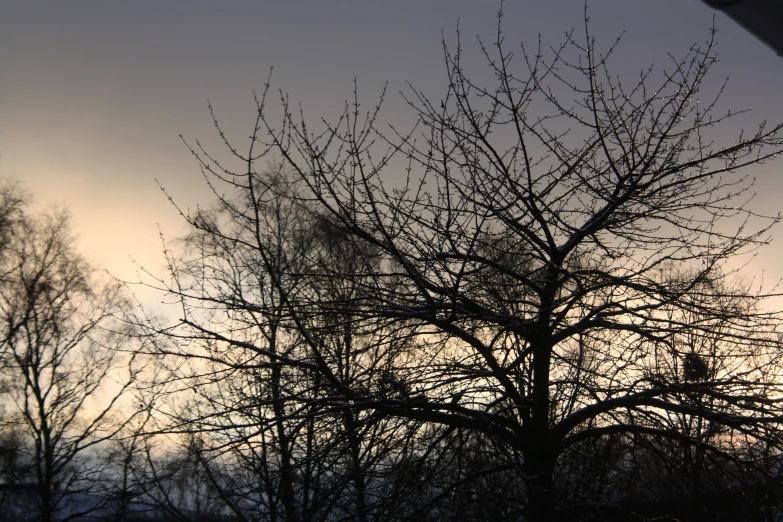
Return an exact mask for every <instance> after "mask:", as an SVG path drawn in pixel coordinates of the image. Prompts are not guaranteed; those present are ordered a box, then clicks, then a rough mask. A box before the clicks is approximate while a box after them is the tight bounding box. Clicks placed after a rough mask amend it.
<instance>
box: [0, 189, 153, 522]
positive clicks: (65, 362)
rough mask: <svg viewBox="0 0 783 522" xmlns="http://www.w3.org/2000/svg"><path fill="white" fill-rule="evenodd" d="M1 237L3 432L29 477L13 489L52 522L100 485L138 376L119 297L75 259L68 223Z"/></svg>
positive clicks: (34, 225)
mask: <svg viewBox="0 0 783 522" xmlns="http://www.w3.org/2000/svg"><path fill="white" fill-rule="evenodd" d="M2 207H3V204H2V200H0V209H1V208H2ZM2 214H3V212H2V211H1V210H0V215H2ZM0 230H2V231H3V237H4V241H3V244H2V248H1V249H0V271H1V272H2V277H0V370H1V371H0V384H1V385H2V393H1V394H0V400H2V401H3V402H2V403H3V407H4V409H5V414H4V416H3V419H2V423H1V425H0V427H2V429H3V431H4V432H9V433H13V434H14V436H15V437H19V438H20V440H21V441H22V442H23V450H22V451H21V453H22V455H21V456H19V460H20V461H23V462H24V463H25V466H26V469H27V473H25V474H23V475H21V476H16V477H6V479H7V480H11V481H14V480H15V481H24V482H26V483H28V484H31V485H33V486H34V491H35V496H36V503H37V507H38V508H39V512H38V513H36V514H35V516H36V519H38V520H42V521H45V522H48V521H50V520H52V517H53V515H54V513H55V512H56V511H57V510H58V509H59V508H62V507H63V506H64V504H65V503H67V502H70V500H69V499H70V498H72V495H73V494H76V493H82V492H87V491H90V490H91V488H90V485H93V486H94V485H95V484H96V482H95V481H96V480H97V479H98V478H99V474H100V473H99V472H100V470H101V467H102V465H103V464H102V462H100V460H99V459H97V455H98V453H97V449H98V447H99V445H100V444H101V443H102V442H104V441H107V440H108V439H110V438H111V437H113V436H114V435H115V434H116V433H118V431H119V430H120V429H121V427H122V425H123V423H124V422H125V421H126V420H127V419H123V418H121V417H120V416H119V415H118V406H119V404H120V400H121V398H122V397H123V394H124V393H125V392H126V391H127V390H128V389H129V387H130V386H131V384H132V383H133V382H134V379H135V377H136V375H137V372H138V369H137V368H136V367H135V365H134V359H135V356H132V355H130V352H129V350H128V348H129V339H130V337H128V336H127V335H126V333H127V332H123V331H121V328H120V327H121V323H120V322H119V321H118V314H119V312H120V311H122V309H123V306H124V299H123V295H122V292H121V289H120V287H119V286H118V285H116V284H113V283H108V284H104V283H101V281H100V280H99V278H98V277H97V275H96V273H95V271H94V270H93V269H92V268H91V267H90V266H89V265H88V264H87V262H86V261H85V260H84V258H82V257H81V256H80V255H79V254H78V253H77V252H76V251H75V249H74V238H73V236H72V234H71V231H70V225H69V220H68V216H67V214H65V213H62V212H52V213H49V214H40V215H35V214H33V213H31V212H29V211H26V210H25V211H23V212H20V213H18V215H17V216H16V218H14V220H13V223H11V224H10V225H9V226H8V228H0ZM94 507H96V506H90V507H89V508H88V509H92V508H94ZM80 511H83V510H81V509H80V508H79V507H78V506H73V505H71V506H69V507H68V509H67V510H65V511H64V512H63V513H66V512H67V513H68V514H67V516H65V515H63V513H60V516H59V518H58V520H63V516H65V518H64V519H65V520H68V519H70V518H74V517H77V516H79V515H83V514H84V513H80Z"/></svg>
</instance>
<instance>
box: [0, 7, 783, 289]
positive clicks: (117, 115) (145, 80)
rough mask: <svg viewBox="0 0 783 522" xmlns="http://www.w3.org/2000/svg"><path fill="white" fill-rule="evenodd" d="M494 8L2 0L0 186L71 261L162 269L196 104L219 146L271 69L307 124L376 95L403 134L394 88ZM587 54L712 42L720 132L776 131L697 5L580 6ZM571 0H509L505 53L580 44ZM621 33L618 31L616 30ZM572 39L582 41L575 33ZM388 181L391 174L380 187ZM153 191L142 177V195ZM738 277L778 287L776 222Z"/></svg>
mask: <svg viewBox="0 0 783 522" xmlns="http://www.w3.org/2000/svg"><path fill="white" fill-rule="evenodd" d="M499 6H500V2H492V1H479V0H393V1H391V0H387V1H381V0H285V1H284V0H253V1H238V0H223V1H207V0H191V1H184V0H168V1H160V0H134V1H132V2H130V1H121V0H91V1H88V0H68V1H62V0H50V1H38V0H8V1H5V2H0V176H2V177H12V178H15V179H17V180H20V181H21V182H22V184H23V185H24V186H25V187H26V188H27V189H28V190H29V191H30V192H31V193H32V194H33V195H34V197H35V201H36V204H37V205H38V206H39V207H40V208H46V207H51V206H59V207H67V208H69V209H70V211H71V213H72V216H73V223H74V228H75V231H76V233H77V234H78V237H79V239H78V247H79V248H80V249H81V251H82V252H83V253H84V254H85V255H86V256H87V257H88V258H89V259H91V260H92V262H93V263H94V264H95V265H97V266H100V267H102V268H105V269H107V270H109V272H110V273H112V274H113V275H115V276H117V277H120V278H123V279H127V280H133V279H134V278H135V275H134V274H135V272H136V270H137V267H136V265H135V264H134V262H133V261H132V259H133V260H135V261H136V262H137V263H138V264H140V265H141V266H144V267H145V268H146V269H149V270H152V271H153V272H155V271H158V270H159V269H160V268H161V267H162V265H163V255H162V247H161V241H160V232H162V233H163V235H164V236H165V237H167V238H173V237H177V236H181V235H182V234H183V231H184V228H183V222H182V219H181V217H180V216H179V215H178V214H177V212H176V211H175V209H174V208H173V207H172V205H171V204H170V203H169V201H168V200H167V198H166V197H165V195H164V194H163V193H162V192H161V190H160V188H159V186H158V183H160V184H161V185H162V186H164V187H165V188H166V190H167V191H168V192H169V194H171V195H172V196H173V197H174V198H175V200H177V202H178V203H179V204H180V205H181V206H182V207H183V208H188V207H190V208H193V207H194V206H195V205H196V204H201V205H209V204H210V197H209V193H208V190H207V188H206V187H205V185H204V183H203V180H202V178H201V174H200V172H199V169H198V166H197V164H196V163H195V161H194V158H193V157H192V156H191V154H190V153H189V152H188V150H187V148H186V147H185V145H184V144H183V143H182V141H181V139H180V134H182V135H183V136H184V137H185V138H186V139H188V140H189V141H191V142H192V141H193V140H195V139H200V140H202V141H203V142H204V143H205V144H207V146H208V147H210V150H213V151H215V152H216V153H217V154H218V155H222V154H223V153H224V151H223V150H221V149H220V143H219V141H218V140H217V139H216V136H215V132H214V127H213V125H212V121H211V118H210V114H209V111H208V108H207V103H208V101H209V102H211V104H212V106H213V107H214V109H215V111H216V114H217V117H218V119H219V121H220V123H221V125H222V127H223V128H224V129H225V130H226V131H227V133H228V136H229V138H230V139H235V140H243V139H246V137H247V136H248V135H249V133H250V132H251V130H252V124H253V121H254V117H255V105H254V101H253V91H254V90H262V89H263V85H264V83H265V82H266V79H267V77H268V75H269V72H270V68H272V67H274V72H273V75H272V85H273V89H280V90H282V91H284V92H287V93H288V94H289V96H290V99H291V100H292V101H293V102H294V103H297V104H299V103H301V104H302V106H303V108H304V110H305V114H306V116H307V117H308V118H310V119H314V120H318V119H320V118H321V117H325V118H327V119H333V118H335V117H336V116H338V115H339V113H340V112H341V110H342V108H343V106H344V102H345V100H346V99H349V98H351V97H352V96H353V95H352V91H353V82H354V79H356V81H357V83H358V86H359V92H360V97H361V98H362V99H363V100H365V101H366V102H367V103H368V104H369V103H372V102H373V101H374V100H375V99H376V98H377V96H378V94H379V93H380V90H381V89H382V87H383V85H384V84H385V83H387V82H388V92H389V94H388V96H387V99H386V102H385V105H384V109H383V110H382V112H381V120H382V121H383V122H391V123H395V124H398V125H399V124H403V125H404V124H406V123H411V118H412V117H413V116H412V113H411V111H410V110H409V109H407V107H406V105H405V103H404V101H403V100H402V96H401V95H400V94H399V92H400V91H403V92H405V91H407V90H408V89H409V88H408V86H407V83H406V82H409V83H410V84H412V85H413V86H415V87H416V88H417V89H419V90H422V91H424V92H426V93H432V94H433V96H434V95H436V94H438V93H441V92H443V90H444V89H445V86H446V83H445V74H444V64H443V55H442V48H441V37H442V35H443V36H444V37H445V38H446V40H447V41H449V42H453V40H454V34H455V29H456V28H457V24H458V22H459V28H460V31H461V34H462V38H463V45H464V47H465V48H466V49H468V50H470V49H471V48H472V50H473V51H475V50H476V49H477V47H476V43H475V42H476V36H480V37H482V38H483V39H485V40H487V41H492V39H493V38H494V35H495V32H496V27H497V11H498V8H499ZM589 16H590V22H591V24H590V27H591V32H592V34H593V35H594V36H595V37H596V39H597V43H598V47H599V48H600V47H602V46H603V47H608V46H609V45H610V44H611V43H613V42H614V40H615V39H616V38H617V37H618V36H619V35H621V34H623V38H622V42H621V44H620V47H619V48H618V51H617V52H616V54H615V56H614V59H613V63H612V66H613V70H614V71H615V72H616V73H617V74H619V75H621V76H624V77H629V76H630V77H631V78H634V77H638V74H639V71H640V70H641V69H643V68H647V67H648V66H649V65H650V64H653V63H655V64H659V65H658V70H660V69H661V68H663V66H664V65H666V64H667V63H668V62H670V60H671V58H669V55H670V54H671V55H673V56H682V55H684V53H685V52H687V50H688V49H689V48H690V46H691V45H693V44H694V43H698V44H701V43H703V42H705V41H706V40H707V39H708V38H709V34H710V27H711V26H712V25H713V19H714V24H715V26H716V28H717V29H718V36H717V41H718V44H719V45H718V54H719V56H720V62H719V63H718V64H717V65H716V66H715V67H714V69H713V72H712V74H711V78H708V80H707V83H708V84H710V85H713V86H718V85H720V84H721V83H722V82H723V80H724V79H725V78H726V77H729V78H730V79H729V83H728V85H727V88H726V90H725V92H724V95H723V97H722V101H721V107H723V108H724V110H728V109H732V110H737V109H746V108H752V112H751V113H750V115H748V116H743V118H738V119H737V120H736V121H733V122H732V123H731V124H730V125H729V126H728V128H726V139H727V140H730V139H732V138H733V137H734V136H736V134H737V133H738V132H739V130H740V128H741V127H742V126H746V127H747V128H748V129H751V130H752V129H754V127H755V125H757V123H758V122H760V121H761V120H768V121H770V122H772V123H774V122H779V121H783V101H781V96H780V93H781V92H783V89H781V88H782V87H783V58H781V57H779V56H777V55H776V54H775V53H774V52H773V51H772V50H770V49H768V48H767V47H765V46H764V44H762V43H761V42H759V41H758V40H756V39H755V38H754V37H753V36H752V35H750V34H748V33H747V32H745V30H743V29H742V28H740V27H739V26H737V25H736V24H735V23H734V22H733V21H732V20H730V19H729V18H728V17H726V16H725V15H723V14H722V13H719V12H717V11H715V10H713V9H711V8H710V7H708V6H707V5H706V4H705V3H704V2H702V1H701V0H647V1H641V0H593V1H592V2H591V4H590V6H589ZM583 17H584V3H583V0H547V1H544V0H538V1H532V0H507V1H506V2H505V4H504V21H503V26H504V34H505V37H506V41H507V43H509V44H511V45H512V46H515V47H516V46H517V44H518V43H519V42H524V43H526V44H527V46H528V47H530V46H535V45H536V44H537V41H538V38H539V35H541V38H542V41H543V42H544V44H545V45H558V44H559V43H560V42H561V41H562V39H563V37H564V35H565V33H566V32H567V31H569V30H571V29H573V28H576V30H577V31H579V32H582V31H583V26H584V24H583ZM623 32H624V33H623ZM578 34H581V33H578ZM781 170H783V162H778V163H777V164H775V163H772V164H767V165H764V166H761V167H758V168H756V169H755V170H754V172H753V174H754V175H755V176H756V178H757V181H756V189H755V190H756V192H757V194H758V195H757V197H756V199H755V200H754V202H753V205H754V208H755V209H756V210H758V211H760V212H766V213H771V214H775V213H777V212H779V211H780V210H781V206H783V205H781V198H780V196H779V194H780V191H781V188H783V175H782V174H781ZM390 175H391V176H393V175H394V173H390ZM156 180H157V181H156ZM773 236H774V237H775V239H774V241H773V243H772V245H771V246H770V247H768V248H767V249H765V250H763V251H761V252H760V253H759V254H758V256H757V257H756V258H755V259H753V260H751V261H750V264H749V265H748V269H747V270H748V273H749V274H750V275H751V276H752V277H759V274H761V272H762V271H763V272H764V274H765V280H768V281H771V280H776V279H779V278H781V277H783V269H782V268H781V266H780V262H779V260H780V259H781V258H783V226H782V227H779V228H778V229H776V230H775V232H774V233H773Z"/></svg>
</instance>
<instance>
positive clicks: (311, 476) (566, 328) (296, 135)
mask: <svg viewBox="0 0 783 522" xmlns="http://www.w3.org/2000/svg"><path fill="white" fill-rule="evenodd" d="M501 18H502V16H501ZM539 47H540V46H539ZM479 48H480V50H481V51H482V52H483V57H484V59H485V60H486V63H487V64H488V65H489V70H490V72H491V74H490V76H489V78H488V79H487V80H486V83H485V81H484V80H482V81H478V80H474V79H472V76H470V75H469V74H468V72H467V70H468V69H469V64H467V63H466V61H467V58H465V55H464V53H463V51H462V47H461V43H460V42H459V41H457V43H456V45H455V46H449V45H447V44H446V43H445V42H444V56H445V64H446V72H447V85H446V89H445V90H444V92H443V93H442V94H441V96H439V97H437V98H433V97H431V96H429V95H427V94H425V93H422V92H419V91H416V90H412V91H411V92H410V93H409V94H408V95H407V96H406V100H407V101H408V103H409V106H410V108H411V110H412V111H413V112H414V114H415V115H416V117H417V124H416V125H415V126H414V127H413V128H412V129H411V130H409V131H406V132H403V131H402V130H399V129H395V128H387V127H385V126H383V125H382V124H381V114H382V111H381V105H382V104H381V103H380V102H382V101H383V96H381V100H380V102H379V103H378V104H377V105H375V106H374V107H373V108H372V109H371V110H369V111H365V110H363V109H362V108H361V106H360V103H359V98H358V94H355V96H354V101H353V102H351V103H347V104H346V107H345V111H344V113H343V114H342V116H341V117H340V118H339V119H338V120H337V121H334V122H326V121H322V122H320V123H318V122H311V121H308V120H306V119H305V118H304V116H303V115H302V114H301V112H300V113H298V114H297V113H294V112H293V111H292V107H293V105H292V104H291V103H290V102H289V100H288V98H287V97H286V96H282V97H281V111H280V114H279V118H277V119H276V118H275V117H274V114H275V113H274V110H272V109H270V108H269V107H268V98H269V97H270V95H269V92H270V88H269V86H268V85H267V87H266V89H265V91H264V92H263V93H262V94H261V95H260V96H258V97H257V99H256V102H257V107H256V108H257V120H256V126H255V128H254V130H253V132H252V135H251V138H250V141H249V143H248V146H247V148H246V149H245V150H241V149H240V148H239V147H238V146H237V145H235V144H234V143H232V142H230V141H229V140H228V139H226V137H225V135H224V134H223V130H222V128H221V127H220V126H219V125H218V124H217V120H215V125H216V127H217V129H218V132H219V135H220V137H221V138H223V140H224V142H225V145H226V146H227V148H228V151H229V153H230V157H228V158H225V159H220V158H218V157H217V156H215V155H213V153H212V152H210V151H208V150H206V149H205V148H202V147H201V145H200V144H196V145H195V146H191V147H190V150H191V152H192V153H193V154H194V156H195V158H196V159H197V161H198V162H199V164H200V165H201V167H202V171H203V174H204V176H205V179H206V180H207V182H208V183H209V185H210V187H211V188H212V189H213V191H214V194H215V201H214V202H213V205H212V206H211V207H204V208H199V209H198V210H196V211H195V212H193V213H186V212H183V213H182V214H183V217H184V218H185V219H186V220H187V223H188V225H189V226H190V232H189V234H188V235H187V236H186V237H184V238H183V239H182V240H181V241H179V242H178V244H177V246H176V247H172V248H171V249H169V248H168V247H167V249H166V259H167V261H168V267H169V273H168V275H167V276H166V277H165V278H161V279H155V278H153V277H152V276H151V275H150V278H148V279H147V284H149V285H152V286H156V287H158V288H161V289H162V290H163V291H164V292H165V293H166V296H167V299H168V301H169V302H170V304H171V305H172V308H171V309H172V310H176V312H175V313H176V315H175V316H174V315H172V316H171V317H169V318H160V317H154V316H152V315H148V314H144V313H139V314H137V315H136V316H135V317H133V318H132V320H133V321H134V322H135V325H134V327H135V329H133V332H135V333H136V334H137V336H138V339H139V343H140V344H139V346H141V348H139V349H138V357H141V356H142V355H144V356H147V355H149V356H153V357H154V358H155V361H156V364H155V365H150V366H149V367H148V368H147V370H149V371H148V373H149V375H148V377H149V381H146V380H145V381H144V382H145V385H144V386H143V387H142V386H139V387H138V388H137V389H136V393H137V395H138V398H139V401H141V404H139V405H138V408H137V409H138V412H137V413H136V414H135V415H136V417H135V419H134V420H133V422H129V423H127V424H126V425H125V426H124V428H123V431H122V434H123V436H122V437H121V438H119V440H118V442H117V445H116V447H115V449H114V451H113V453H112V454H111V457H112V459H111V460H110V463H111V466H110V467H111V469H112V470H113V471H112V473H113V475H112V476H113V477H114V478H113V480H114V481H115V482H114V483H116V484H118V485H117V487H116V488H115V489H114V492H113V495H114V496H113V497H112V504H111V505H112V506H113V509H115V511H114V513H115V516H116V517H118V518H124V519H128V520H131V519H140V518H144V517H146V519H152V518H157V519H162V518H165V519H171V520H245V521H250V520H270V521H289V522H293V521H313V522H315V521H324V522H326V521H338V520H354V521H361V522H365V521H370V520H376V521H386V520H418V521H430V520H432V521H444V520H454V521H457V520H476V521H481V520H487V521H490V520H492V521H495V520H518V521H530V522H542V521H551V520H564V521H569V520H573V521H598V520H606V521H611V520H691V521H701V520H715V521H718V520H733V521H741V520H747V521H762V520H765V521H771V520H776V519H777V518H776V517H780V516H781V500H782V499H781V491H780V485H779V480H780V477H779V475H780V462H781V460H780V449H781V441H782V439H781V431H780V419H781V418H782V417H781V415H782V414H783V408H781V398H782V397H783V395H781V392H783V389H782V388H783V381H782V380H781V377H783V376H781V372H782V369H781V366H780V363H779V362H778V361H779V358H780V355H781V342H780V335H779V326H778V324H779V321H780V315H779V314H778V313H777V312H770V311H768V310H766V309H765V308H764V305H765V298H766V297H768V296H767V295H766V294H765V293H764V291H765V290H764V289H763V288H759V287H754V286H753V285H752V284H751V283H746V282H743V280H742V279H739V278H738V277H737V274H736V273H735V271H734V267H735V266H737V260H738V259H741V257H742V256H743V255H744V254H747V253H750V252H752V251H753V250H755V249H756V248H758V247H760V246H763V245H764V244H766V243H767V242H768V241H769V238H770V230H771V227H772V226H773V225H774V224H775V223H777V221H778V217H777V216H769V217H767V216H762V215H759V214H758V213H756V212H754V211H753V208H752V205H751V203H750V201H751V198H750V196H751V192H750V191H751V188H752V178H750V177H749V176H748V174H747V172H748V170H749V169H750V168H752V167H753V166H754V165H757V164H760V163H763V162H765V161H767V160H770V159H772V158H773V157H774V156H776V155H777V154H779V153H780V152H781V149H782V148H783V141H781V140H780V139H779V138H778V137H777V133H778V132H780V130H781V126H780V125H777V126H772V127H767V126H765V125H763V124H762V125H760V126H759V127H758V128H757V129H756V130H755V131H754V132H752V133H739V134H738V136H737V137H736V139H733V140H729V142H728V143H726V144H721V143H720V142H719V138H718V137H717V136H718V135H719V134H718V132H719V131H720V132H721V133H723V132H725V131H724V130H722V129H724V128H725V126H726V124H727V122H728V120H730V119H731V118H732V116H734V113H731V112H728V113H723V112H719V110H720V109H719V108H718V97H719V91H720V89H718V90H716V92H718V95H716V96H713V97H712V98H707V97H706V95H705V94H704V93H703V92H702V91H701V89H702V86H703V82H704V80H705V78H706V75H707V73H708V72H709V70H710V68H711V67H712V66H713V65H714V63H715V61H716V55H715V54H714V48H713V42H712V41H711V40H710V41H708V42H707V43H706V44H705V45H704V46H703V47H694V48H692V49H690V51H688V52H687V53H686V54H685V56H684V57H683V58H681V59H672V60H671V61H670V62H669V63H668V65H667V67H665V68H664V69H663V70H661V71H656V70H655V69H653V68H650V69H646V70H643V71H642V73H641V75H640V76H639V78H638V79H636V80H634V81H633V82H632V83H625V82H623V81H621V80H620V79H618V78H617V77H616V76H614V75H612V74H611V73H610V63H611V54H612V50H613V47H610V48H608V49H606V50H605V51H599V50H598V49H597V47H596V42H595V41H594V40H593V38H592V37H591V36H590V34H589V30H588V24H587V23H586V24H585V31H584V37H579V38H577V37H576V36H575V35H574V34H569V35H568V36H567V38H566V41H565V42H564V43H563V45H561V46H559V47H556V48H552V49H549V50H548V51H545V50H544V49H541V48H537V49H533V50H531V49H528V48H525V47H522V48H521V51H520V52H519V53H518V55H519V56H517V57H516V58H515V57H514V56H513V54H512V53H510V52H509V51H508V49H507V46H506V44H504V36H503V33H502V31H501V29H500V24H499V28H498V32H497V35H496V38H495V41H494V42H493V43H492V44H491V45H490V44H484V43H483V42H481V41H479ZM1 215H2V213H0V217H1ZM6 353H10V352H8V350H7V349H6ZM132 428H134V429H132ZM102 433H103V432H102ZM6 447H8V448H13V445H12V444H9V445H7V446H6ZM9 451H11V450H9ZM12 460H13V454H12V453H9V452H8V451H6V452H4V453H0V463H3V464H4V463H6V462H11V461H12ZM140 506H144V507H145V509H147V510H146V511H144V510H142V509H141V508H140Z"/></svg>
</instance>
